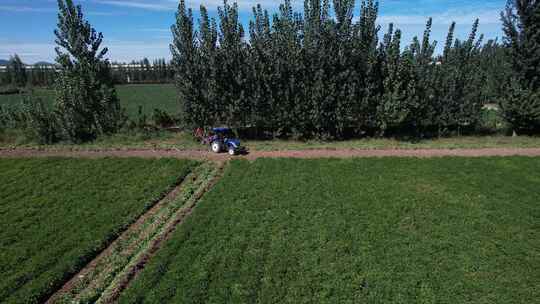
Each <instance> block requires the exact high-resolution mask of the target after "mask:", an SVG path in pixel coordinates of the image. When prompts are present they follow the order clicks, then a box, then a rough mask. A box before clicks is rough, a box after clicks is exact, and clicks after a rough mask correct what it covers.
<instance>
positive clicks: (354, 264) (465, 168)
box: [120, 158, 540, 304]
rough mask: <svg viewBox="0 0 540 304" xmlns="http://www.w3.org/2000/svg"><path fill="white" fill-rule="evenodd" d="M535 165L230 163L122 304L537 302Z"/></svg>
mask: <svg viewBox="0 0 540 304" xmlns="http://www.w3.org/2000/svg"><path fill="white" fill-rule="evenodd" d="M538 172H540V159H538V158H481V159H467V158H443V159H428V160H420V159H399V158H393V159H392V158H387V159H356V160H289V159H261V160H257V161H256V162H254V163H249V162H247V161H233V162H232V164H231V166H230V167H229V168H228V170H227V172H226V174H225V177H224V178H223V179H222V180H221V181H220V182H219V183H218V185H216V187H215V188H214V189H213V190H212V191H211V192H210V193H209V194H208V195H207V196H205V198H203V200H202V201H201V202H200V204H199V207H197V209H196V210H195V213H194V214H193V215H192V216H191V217H190V218H188V220H187V222H186V223H185V224H184V225H182V226H181V227H180V228H179V229H178V230H177V231H176V232H175V234H174V236H173V238H172V239H171V240H170V241H168V242H167V243H166V244H165V246H164V247H163V248H162V249H161V250H160V251H159V252H158V253H157V255H156V256H155V257H154V258H153V259H151V260H150V262H149V264H148V265H147V266H146V268H145V269H144V270H143V272H142V273H141V274H140V276H139V277H138V278H137V279H136V280H135V281H134V282H133V284H132V285H131V286H130V287H129V288H128V289H127V290H126V291H125V293H124V294H123V296H122V298H121V301H120V302H121V303H142V302H144V303H294V304H298V303H452V304H455V303H505V304H506V303H536V302H537V301H538V299H539V298H540V288H538V287H539V283H540V225H539V223H540V177H539V174H538Z"/></svg>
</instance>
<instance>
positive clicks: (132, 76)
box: [112, 58, 174, 84]
mask: <svg viewBox="0 0 540 304" xmlns="http://www.w3.org/2000/svg"><path fill="white" fill-rule="evenodd" d="M113 66H114V69H113V71H112V72H113V78H114V82H115V83H116V84H126V83H172V82H173V81H174V69H173V68H172V66H171V65H170V64H169V63H167V61H166V60H165V59H156V60H154V61H153V62H152V63H150V60H148V58H144V59H143V60H141V61H132V62H131V63H130V64H118V63H113Z"/></svg>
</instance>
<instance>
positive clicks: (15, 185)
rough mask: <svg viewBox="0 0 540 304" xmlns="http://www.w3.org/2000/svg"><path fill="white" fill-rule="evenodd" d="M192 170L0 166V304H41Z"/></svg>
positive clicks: (171, 165)
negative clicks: (0, 207) (0, 194)
mask: <svg viewBox="0 0 540 304" xmlns="http://www.w3.org/2000/svg"><path fill="white" fill-rule="evenodd" d="M193 165H194V163H193V162H190V161H180V160H171V159H163V160H141V159H101V160H81V159H71V160H70V159H28V160H23V159H10V160H0V192H1V193H2V197H1V198H0V204H1V205H2V210H3V211H2V213H1V214H0V249H1V250H0V274H1V276H2V280H0V302H2V303H43V302H44V301H45V300H46V299H47V296H49V295H51V293H53V292H54V291H56V290H57V289H58V288H59V287H61V286H62V284H63V283H65V282H66V280H68V279H69V278H70V277H71V276H72V275H74V274H75V273H77V271H79V270H80V269H81V268H82V267H84V265H86V264H87V263H88V262H89V261H90V260H92V259H93V258H94V257H95V256H96V255H97V254H98V253H99V252H101V250H103V249H104V248H105V247H106V246H107V244H108V243H110V242H111V240H113V239H114V238H115V237H116V236H117V235H118V234H119V233H121V231H123V230H124V229H125V228H126V227H127V225H129V224H130V223H133V222H134V221H135V220H136V219H137V218H138V217H139V216H140V215H141V214H143V213H144V212H145V210H147V209H149V208H150V207H151V206H152V204H153V203H154V202H155V201H156V200H158V199H159V198H160V197H161V196H162V195H163V194H164V193H165V192H166V191H167V190H168V189H169V188H170V187H171V186H172V185H173V184H175V183H177V182H178V181H179V180H181V179H182V178H184V177H185V176H186V175H187V174H188V173H189V171H190V168H192V166H193Z"/></svg>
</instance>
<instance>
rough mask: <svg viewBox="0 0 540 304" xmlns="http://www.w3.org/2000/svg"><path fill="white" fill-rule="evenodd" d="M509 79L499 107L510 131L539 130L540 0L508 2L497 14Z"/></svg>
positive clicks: (514, 0)
mask: <svg viewBox="0 0 540 304" xmlns="http://www.w3.org/2000/svg"><path fill="white" fill-rule="evenodd" d="M501 19H502V22H503V30H504V34H505V37H504V43H505V45H506V47H507V48H508V50H509V59H510V62H511V64H512V70H513V73H512V78H511V80H510V81H509V85H508V86H507V90H506V91H507V92H508V94H507V95H506V96H504V98H503V100H502V102H501V106H502V109H503V113H504V116H505V118H506V120H507V121H508V123H509V124H510V125H511V126H512V127H513V129H514V132H521V131H523V132H537V131H539V130H540V1H537V0H512V1H508V3H507V5H506V9H505V11H503V12H502V13H501Z"/></svg>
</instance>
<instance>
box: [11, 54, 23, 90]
mask: <svg viewBox="0 0 540 304" xmlns="http://www.w3.org/2000/svg"><path fill="white" fill-rule="evenodd" d="M6 73H7V75H9V81H10V82H11V85H13V86H14V87H17V88H23V87H25V86H26V82H27V80H28V76H27V73H26V68H25V66H24V63H23V62H22V60H21V58H20V57H19V55H17V54H15V55H13V56H12V57H11V58H10V59H9V62H8V64H7V71H6Z"/></svg>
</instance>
